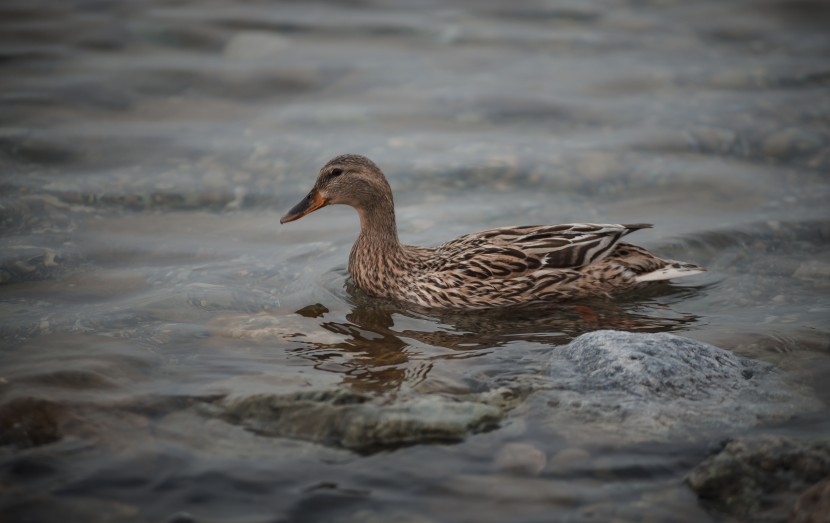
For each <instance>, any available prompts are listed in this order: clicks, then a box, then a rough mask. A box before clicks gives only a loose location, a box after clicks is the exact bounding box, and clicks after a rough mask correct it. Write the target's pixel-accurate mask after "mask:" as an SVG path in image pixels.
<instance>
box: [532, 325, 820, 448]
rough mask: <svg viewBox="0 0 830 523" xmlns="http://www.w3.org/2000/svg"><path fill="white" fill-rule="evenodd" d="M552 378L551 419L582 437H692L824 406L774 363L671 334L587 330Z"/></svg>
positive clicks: (555, 361) (554, 364)
mask: <svg viewBox="0 0 830 523" xmlns="http://www.w3.org/2000/svg"><path fill="white" fill-rule="evenodd" d="M551 376H552V378H553V381H552V386H553V387H555V390H553V391H550V392H549V393H548V394H549V395H550V396H551V397H550V398H549V401H548V404H550V405H553V406H554V407H555V408H554V409H552V411H551V413H550V417H549V419H548V423H549V424H552V425H553V427H554V430H555V431H557V432H558V433H561V434H563V435H565V436H566V437H571V438H573V439H574V440H579V441H586V440H587V441H590V440H591V439H592V438H595V439H596V440H597V441H606V440H607V434H608V433H609V432H613V433H614V434H617V435H618V439H619V441H620V443H633V442H639V441H651V440H668V439H670V438H680V439H684V440H690V441H691V440H695V439H699V438H701V437H712V436H713V435H716V434H719V433H723V432H726V431H728V430H732V429H735V428H739V427H748V426H753V425H756V424H758V423H763V422H773V421H779V420H781V419H787V418H789V417H791V416H792V415H793V414H794V413H796V412H803V411H806V410H811V409H813V408H817V407H818V406H819V403H818V401H817V400H816V399H815V398H814V397H812V396H810V395H809V394H806V393H804V392H801V391H799V390H797V389H796V388H795V386H794V385H790V384H788V383H787V382H786V381H785V380H784V378H783V377H782V376H781V375H780V374H779V373H778V372H777V371H776V370H775V368H774V367H773V366H772V365H770V364H767V363H763V362H758V361H754V360H750V359H747V358H744V357H741V356H739V355H737V354H734V353H732V352H729V351H726V350H723V349H720V348H718V347H715V346H712V345H709V344H707V343H702V342H699V341H695V340H692V339H689V338H683V337H680V336H676V335H673V334H667V333H661V334H642V333H627V332H617V331H596V332H591V333H588V334H583V335H582V336H579V337H578V338H576V339H575V340H573V341H572V342H571V343H570V344H568V345H566V346H565V347H563V348H562V349H561V350H559V351H556V352H554V353H553V356H552V360H551Z"/></svg>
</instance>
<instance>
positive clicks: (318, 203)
mask: <svg viewBox="0 0 830 523" xmlns="http://www.w3.org/2000/svg"><path fill="white" fill-rule="evenodd" d="M328 203H329V202H328V201H327V200H326V199H325V198H323V196H322V195H321V194H320V193H319V192H318V191H317V189H312V190H311V192H310V193H308V196H306V197H305V198H303V200H302V201H301V202H300V203H298V204H297V205H295V206H294V207H292V208H291V210H290V211H288V212H287V213H285V216H283V217H282V218H280V223H288V222H293V221H294V220H299V219H300V218H302V217H303V216H305V215H306V214H308V213H311V212H314V211H316V210H317V209H319V208H320V207H324V206H326V205H327V204H328Z"/></svg>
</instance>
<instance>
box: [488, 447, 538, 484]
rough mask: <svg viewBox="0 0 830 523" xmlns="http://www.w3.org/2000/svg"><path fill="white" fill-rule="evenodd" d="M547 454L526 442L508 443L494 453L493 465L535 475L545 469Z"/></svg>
mask: <svg viewBox="0 0 830 523" xmlns="http://www.w3.org/2000/svg"><path fill="white" fill-rule="evenodd" d="M546 463H547V456H546V455H545V453H544V452H543V451H541V450H539V449H538V448H536V447H534V446H533V445H529V444H527V443H508V444H507V445H505V446H504V447H502V449H501V450H500V451H499V453H498V454H497V455H496V459H495V465H496V468H498V469H499V470H503V471H506V472H512V473H514V474H522V475H528V476H536V475H538V474H539V473H540V472H542V471H543V470H544V469H545V464H546Z"/></svg>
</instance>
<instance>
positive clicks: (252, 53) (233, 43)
mask: <svg viewBox="0 0 830 523" xmlns="http://www.w3.org/2000/svg"><path fill="white" fill-rule="evenodd" d="M289 45H290V42H289V40H288V39H287V38H285V37H282V36H280V35H278V34H276V33H269V32H265V31H241V32H239V33H237V34H236V35H234V37H233V38H231V39H230V41H228V43H227V45H225V49H224V52H223V54H224V55H225V57H226V58H232V59H235V60H255V59H258V58H269V57H273V56H275V55H277V54H279V53H280V52H281V51H283V50H284V49H285V48H286V47H288V46H289Z"/></svg>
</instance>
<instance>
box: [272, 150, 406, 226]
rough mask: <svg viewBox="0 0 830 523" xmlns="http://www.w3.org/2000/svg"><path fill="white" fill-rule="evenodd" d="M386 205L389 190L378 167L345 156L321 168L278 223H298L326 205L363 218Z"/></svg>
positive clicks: (358, 156)
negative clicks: (351, 210)
mask: <svg viewBox="0 0 830 523" xmlns="http://www.w3.org/2000/svg"><path fill="white" fill-rule="evenodd" d="M386 202H388V203H389V204H391V203H392V189H391V188H390V187H389V182H387V181H386V177H385V176H383V172H381V170H380V168H379V167H378V166H377V165H375V163H374V162H373V161H372V160H370V159H368V158H366V157H365V156H360V155H357V154H344V155H342V156H338V157H336V158H334V159H332V160H330V161H329V162H328V163H327V164H326V165H324V166H323V168H322V169H320V174H319V175H317V181H316V182H314V187H313V188H312V189H311V192H309V193H308V196H306V197H305V198H303V199H302V201H300V203H298V204H297V205H295V206H294V207H292V208H291V210H290V211H288V212H287V213H286V214H285V216H283V217H282V218H280V223H287V222H293V221H294V220H299V219H300V218H302V217H303V216H305V215H306V214H309V213H312V212H314V211H316V210H317V209H320V208H321V207H325V206H326V205H333V204H338V203H340V204H345V205H351V206H352V207H354V208H355V209H357V211H358V213H360V214H361V215H362V214H363V213H364V212H365V211H366V210H369V209H372V208H374V207H376V206H378V205H379V204H382V203H386Z"/></svg>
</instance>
